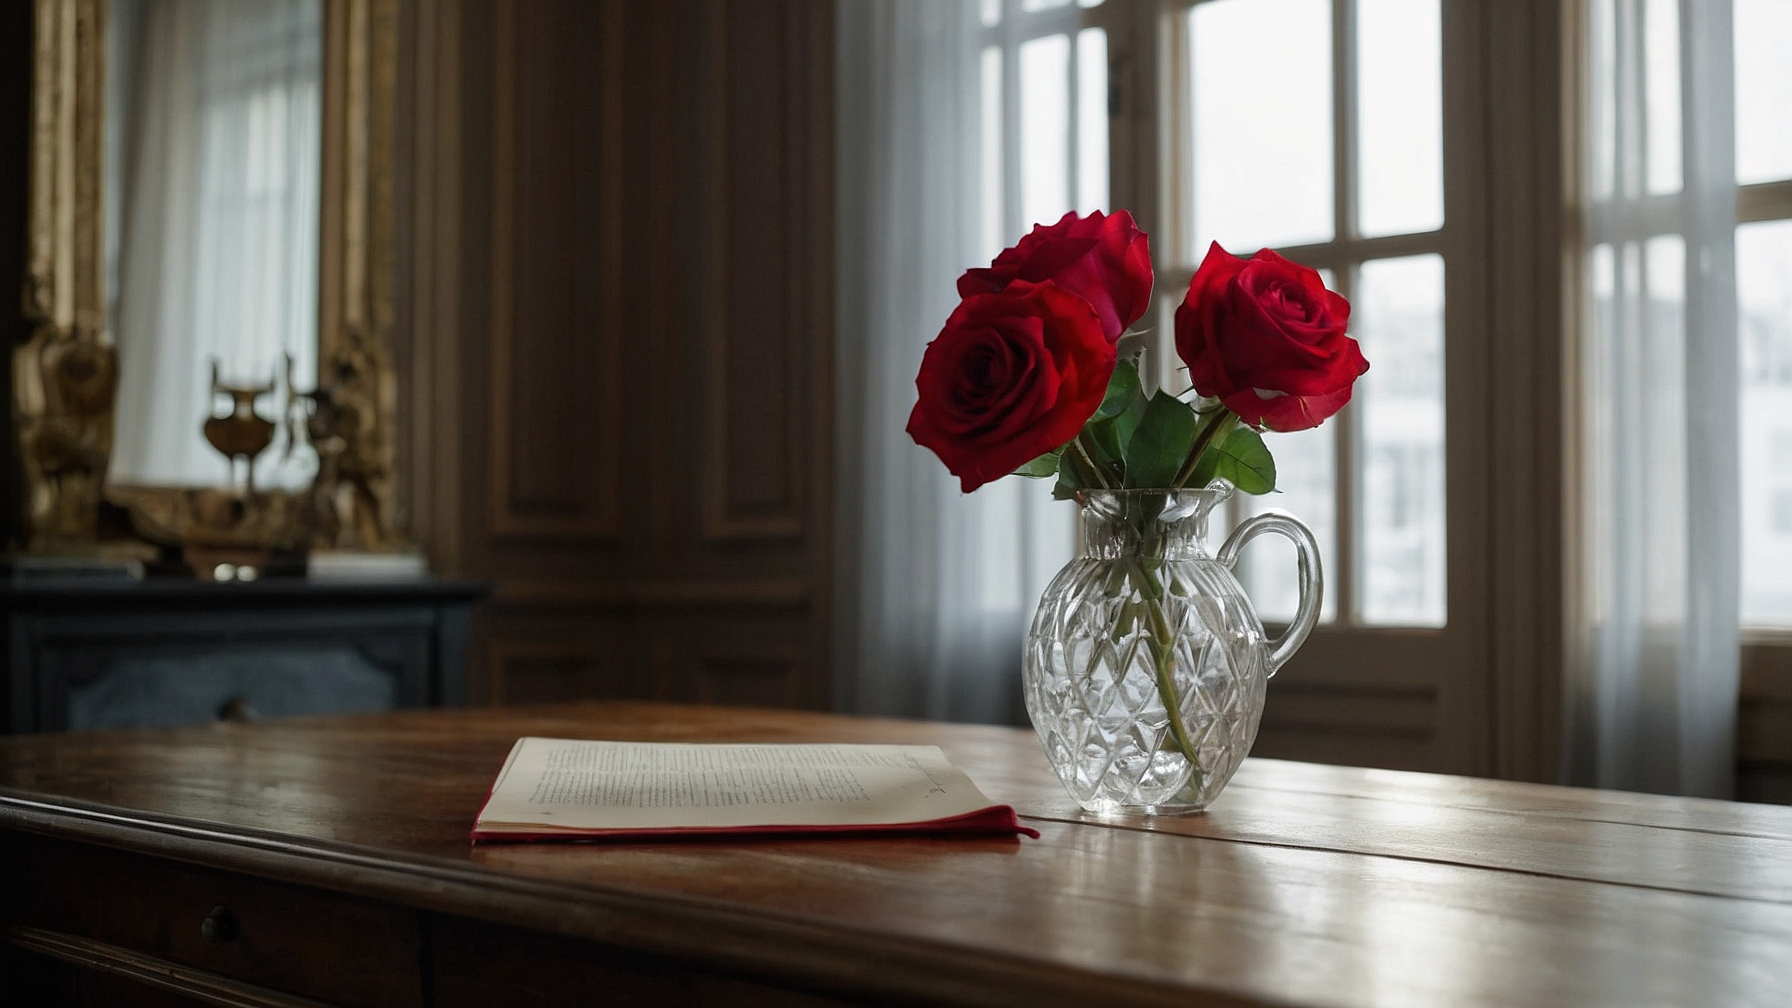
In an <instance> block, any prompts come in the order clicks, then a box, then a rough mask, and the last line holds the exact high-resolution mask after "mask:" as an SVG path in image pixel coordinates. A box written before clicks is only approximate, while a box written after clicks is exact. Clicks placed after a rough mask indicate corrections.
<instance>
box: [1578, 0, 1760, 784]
mask: <svg viewBox="0 0 1792 1008" xmlns="http://www.w3.org/2000/svg"><path fill="white" fill-rule="evenodd" d="M1591 14H1592V17H1591V19H1590V26H1589V27H1590V29H1591V31H1590V39H1589V41H1590V46H1591V51H1590V57H1591V58H1590V63H1589V67H1590V83H1591V85H1592V88H1591V98H1592V103H1591V108H1590V110H1589V111H1590V118H1589V140H1590V143H1589V155H1590V158H1589V167H1590V175H1589V178H1588V196H1589V214H1588V220H1587V233H1588V239H1589V241H1588V245H1589V248H1588V271H1587V293H1588V298H1589V304H1590V307H1591V314H1592V318H1591V320H1590V323H1591V324H1590V325H1589V327H1588V337H1589V338H1588V340H1587V343H1586V345H1585V354H1584V357H1583V380H1584V382H1585V385H1584V387H1583V392H1582V394H1583V403H1584V404H1585V409H1586V413H1585V419H1586V423H1585V430H1586V433H1587V437H1586V441H1585V444H1584V448H1585V458H1586V467H1585V471H1584V476H1585V484H1584V485H1585V488H1586V492H1585V493H1584V494H1583V500H1584V508H1585V510H1584V513H1583V515H1582V518H1583V526H1582V527H1583V530H1584V533H1585V535H1584V543H1585V545H1586V555H1585V557H1584V570H1585V575H1586V577H1585V587H1586V593H1585V597H1584V603H1585V609H1584V611H1585V616H1586V619H1585V623H1584V626H1583V627H1582V630H1583V633H1584V637H1583V642H1582V643H1583V645H1584V649H1585V651H1584V658H1585V660H1584V661H1583V662H1582V663H1581V664H1580V666H1579V667H1578V668H1577V670H1576V676H1575V679H1574V682H1573V689H1572V691H1571V695H1570V710H1569V717H1568V719H1567V728H1568V731H1569V738H1568V752H1569V775H1570V778H1571V779H1572V780H1573V781H1574V782H1575V783H1582V784H1589V785H1596V786H1600V787H1614V788H1624V789H1631V790H1644V791H1659V792H1669V793H1679V794H1695V795H1707V796H1712V797H1727V796H1729V795H1730V794H1731V792H1732V790H1733V788H1734V782H1735V775H1736V766H1735V722H1736V704H1737V685H1738V631H1737V627H1738V611H1739V597H1738V596H1739V589H1740V577H1739V571H1740V548H1741V544H1740V532H1739V525H1740V508H1739V503H1738V502H1739V496H1740V468H1739V463H1738V454H1737V436H1738V435H1737V432H1738V415H1737V406H1736V403H1737V395H1738V370H1737V368H1738V365H1737V337H1736V280H1735V249H1734V233H1735V224H1736V216H1735V214H1736V183H1735V179H1736V175H1735V166H1734V152H1735V143H1734V138H1733V136H1732V132H1731V131H1732V126H1733V122H1734V114H1733V103H1734V90H1733V84H1732V66H1731V62H1732V41H1733V40H1732V37H1731V31H1730V20H1731V19H1730V3H1729V2H1728V0H1721V2H1720V0H1681V2H1675V0H1594V2H1593V3H1592V5H1591Z"/></svg>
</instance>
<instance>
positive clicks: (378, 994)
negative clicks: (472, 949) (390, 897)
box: [0, 834, 423, 1008]
mask: <svg viewBox="0 0 1792 1008" xmlns="http://www.w3.org/2000/svg"><path fill="white" fill-rule="evenodd" d="M0 857H3V858H4V860H3V861H0V880H3V882H4V885H3V886H0V889H4V890H6V891H5V893H4V895H3V896H0V900H3V901H4V911H5V915H6V921H7V923H9V924H18V925H23V926H26V927H34V928H42V929H45V930H49V931H55V932H59V933H61V934H65V935H72V936H75V937H78V938H91V939H93V940H95V941H101V942H106V943H107V944H111V945H117V946H120V947H122V948H125V949H129V950H132V951H136V952H141V953H144V954H146V955H151V956H155V957H156V958H159V959H163V960H166V961H168V962H172V963H178V964H180V965H182V966H190V967H192V968H194V969H198V970H204V971H206V972H208V973H213V974H217V975H219V976H224V977H229V978H232V979H235V980H242V981H245V982H247V983H251V984H256V985H258V986H262V987H267V988H271V989H273V990H276V991H282V992H285V993H288V994H297V995H300V996H301V997H308V998H314V999H317V1000H320V1001H324V1002H327V1003H330V1004H336V1005H342V1006H344V1008H360V1006H368V1008H373V1006H383V1005H397V1006H406V1005H419V1006H420V1005H421V1004H422V998H423V971H422V937H421V927H420V924H419V921H418V917H417V915H416V914H415V913H414V912H411V911H408V910H405V909H402V908H399V907H392V906H386V905H383V904H379V903H373V902H368V901H365V900H357V899H353V898H350V897H346V896H340V895H337V894H335V893H329V892H325V891H322V890H317V889H307V888H303V887H300V886H288V885H281V884H278V883H271V882H262V881H257V880H254V879H250V878H246V877H243V876H239V875H233V874H229V873H227V872H217V871H210V870H207V869H203V868H196V867H191V866H188V865H184V864H179V863H176V862H170V861H163V860H159V859H156V858H149V857H143V856H140V855H135V854H126V853H123V852H120V851H113V850H108V849H106V848H102V847H90V846H86V845H82V844H72V843H67V842H64V841H51V840H47V839H43V838H39V837H33V836H29V835H22V834H9V835H0Z"/></svg>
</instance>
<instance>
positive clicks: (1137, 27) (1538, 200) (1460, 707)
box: [1092, 0, 1579, 780]
mask: <svg viewBox="0 0 1792 1008" xmlns="http://www.w3.org/2000/svg"><path fill="white" fill-rule="evenodd" d="M1198 2H1207V0H1140V2H1138V3H1133V4H1128V3H1124V2H1121V0H1108V2H1107V3H1105V4H1103V5H1102V6H1101V7H1098V8H1095V12H1101V15H1102V17H1103V19H1104V20H1105V21H1106V23H1107V24H1108V26H1109V58H1110V64H1111V65H1110V81H1111V82H1112V84H1113V86H1115V87H1116V88H1119V89H1120V93H1119V94H1118V95H1117V97H1116V101H1115V103H1114V104H1115V105H1116V107H1117V115H1116V117H1115V119H1114V122H1113V125H1112V126H1111V128H1110V136H1111V138H1112V144H1113V153H1112V155H1111V158H1110V179H1111V187H1112V198H1113V201H1114V205H1116V206H1128V207H1131V208H1133V209H1134V212H1135V214H1137V215H1138V216H1139V218H1140V220H1141V221H1142V222H1143V223H1144V226H1145V227H1146V228H1147V229H1148V230H1151V231H1152V233H1153V234H1154V235H1155V234H1159V233H1163V234H1166V235H1167V234H1168V233H1169V230H1168V229H1167V228H1166V227H1165V225H1166V224H1167V223H1169V222H1170V221H1172V220H1174V219H1175V217H1174V216H1173V215H1172V214H1171V213H1169V212H1168V211H1169V210H1171V209H1173V208H1174V201H1173V199H1172V195H1171V179H1172V178H1174V176H1173V175H1172V174H1171V172H1170V170H1169V158H1170V155H1171V154H1172V152H1173V151H1174V150H1176V145H1175V144H1174V143H1173V142H1172V139H1171V133H1170V131H1171V129H1172V126H1173V122H1174V117H1173V116H1172V115H1171V111H1172V110H1173V108H1174V101H1175V99H1174V95H1173V93H1172V91H1171V89H1172V87H1174V86H1175V84H1174V83H1173V81H1172V74H1170V73H1169V72H1167V71H1168V70H1169V69H1170V68H1171V67H1173V66H1174V64H1175V59H1176V57H1177V55H1178V54H1177V53H1176V52H1175V50H1174V47H1175V44H1176V42H1175V35H1176V33H1175V31H1174V30H1173V29H1174V25H1175V16H1176V14H1177V13H1178V12H1179V11H1181V10H1184V9H1186V8H1187V7H1189V6H1191V5H1192V3H1198ZM1576 6H1577V3H1576V0H1532V2H1526V3H1522V4H1516V3H1512V2H1510V0H1442V4H1441V10H1440V16H1441V22H1442V23H1441V31H1442V35H1443V38H1442V53H1443V59H1444V69H1443V90H1444V94H1443V117H1444V135H1443V141H1444V162H1445V173H1446V181H1445V224H1444V227H1443V228H1442V229H1441V230H1440V231H1439V232H1436V233H1435V238H1433V237H1430V236H1420V237H1416V238H1415V237H1413V236H1404V235H1403V236H1394V237H1387V238H1382V237H1377V238H1371V239H1361V238H1353V237H1352V236H1351V235H1350V230H1353V229H1347V230H1345V231H1344V232H1343V233H1341V234H1340V235H1338V236H1336V237H1337V238H1338V239H1341V240H1340V241H1337V242H1334V243H1331V244H1332V245H1333V248H1331V249H1315V248H1304V249H1287V250H1284V252H1285V253H1287V254H1300V253H1305V254H1307V255H1308V258H1307V260H1306V261H1307V262H1308V263H1309V264H1310V265H1314V266H1327V265H1336V264H1337V263H1338V262H1339V261H1340V260H1342V261H1345V262H1354V261H1358V260H1357V259H1356V258H1355V257H1356V256H1359V255H1360V256H1361V257H1362V258H1363V259H1371V258H1382V257H1389V258H1392V257H1396V256H1398V255H1400V254H1406V253H1422V252H1427V251H1441V252H1442V254H1443V255H1444V256H1445V259H1446V280H1445V283H1446V289H1445V327H1446V350H1445V385H1444V390H1445V391H1444V394H1445V410H1446V421H1445V424H1446V447H1445V459H1446V463H1445V465H1446V487H1445V502H1446V508H1447V519H1446V521H1447V533H1446V536H1447V543H1448V545H1447V549H1448V554H1447V556H1448V560H1447V574H1446V582H1447V589H1446V590H1447V593H1448V594H1447V598H1448V619H1449V623H1448V625H1447V627H1446V628H1444V629H1443V630H1441V631H1440V630H1432V629H1409V628H1403V627H1361V626H1348V625H1333V626H1322V627H1320V628H1319V629H1317V630H1315V632H1314V634H1313V636H1312V637H1311V638H1309V641H1308V643H1307V645H1306V647H1305V648H1304V649H1303V652H1302V655H1301V656H1299V657H1297V658H1296V660H1295V663H1291V665H1290V666H1289V668H1288V669H1287V670H1285V671H1284V672H1283V673H1282V674H1281V675H1279V676H1278V677H1277V679H1276V680H1275V681H1274V683H1272V690H1273V691H1274V692H1275V693H1276V695H1277V697H1278V700H1277V702H1274V703H1272V704H1271V705H1270V708H1269V715H1268V717H1269V720H1268V721H1266V723H1265V733H1266V735H1275V734H1276V733H1277V732H1280V733H1282V735H1283V736H1286V737H1294V736H1299V737H1301V738H1303V739H1305V741H1304V742H1302V743H1301V744H1300V745H1298V746H1296V747H1294V748H1292V749H1289V748H1282V749H1278V748H1277V747H1274V746H1272V747H1270V751H1271V753H1274V754H1281V755H1292V756H1296V757H1302V758H1315V759H1335V760H1338V761H1353V762H1364V763H1377V762H1383V763H1385V762H1390V759H1389V757H1388V752H1389V749H1388V747H1387V745H1384V744H1383V743H1384V742H1386V740H1387V739H1389V738H1394V737H1398V736H1401V735H1405V736H1407V737H1414V738H1416V737H1420V736H1422V737H1424V738H1425V739H1427V740H1428V741H1429V744H1428V750H1427V753H1428V754H1427V756H1426V757H1425V759H1424V760H1423V761H1422V768H1424V769H1431V770H1443V771H1450V772H1458V773H1472V774H1480V775H1491V776H1504V777H1514V778H1522V779H1534V780H1553V779H1555V778H1556V776H1557V773H1558V767H1559V765H1560V753H1561V744H1562V743H1561V735H1560V731H1561V729H1560V725H1561V696H1560V690H1561V689H1562V684H1563V670H1564V661H1565V656H1566V653H1567V647H1568V643H1569V642H1568V639H1567V635H1568V628H1569V627H1570V626H1572V625H1574V624H1573V623H1572V622H1571V621H1570V620H1569V619H1568V617H1569V616H1570V615H1571V614H1570V612H1569V609H1568V605H1569V600H1570V595H1569V594H1568V593H1567V592H1566V590H1565V586H1566V584H1567V583H1568V578H1569V577H1570V576H1572V569H1571V568H1572V564H1571V560H1570V557H1571V554H1570V553H1569V552H1568V551H1567V549H1566V546H1567V542H1566V540H1565V538H1564V530H1565V521H1566V519H1567V517H1568V512H1567V509H1566V508H1565V501H1566V500H1567V499H1568V498H1567V495H1568V493H1569V492H1570V491H1571V487H1570V486H1569V481H1568V473H1569V469H1568V462H1569V460H1570V459H1571V458H1572V455H1571V449H1570V446H1571V444H1572V441H1571V440H1570V439H1571V436H1572V435H1571V433H1570V432H1571V427H1570V426H1569V425H1570V423H1571V421H1572V413H1571V410H1570V409H1569V408H1568V407H1569V400H1568V398H1567V391H1568V390H1569V389H1570V388H1572V387H1573V376H1572V359H1571V357H1570V355H1569V354H1568V352H1567V351H1568V348H1569V346H1570V345H1571V333H1572V329H1571V325H1572V321H1573V320H1572V310H1571V309H1572V307H1573V306H1574V305H1576V304H1578V302H1577V300H1576V299H1575V295H1576V293H1577V288H1576V286H1575V284H1576V283H1577V282H1578V278H1577V276H1576V275H1575V274H1574V273H1572V272H1571V271H1568V270H1565V269H1564V268H1563V267H1564V265H1565V264H1566V263H1568V261H1569V260H1568V258H1567V255H1566V251H1567V250H1568V249H1569V248H1571V247H1573V245H1574V241H1575V235H1574V231H1573V227H1572V223H1573V220H1574V218H1573V217H1572V215H1571V214H1570V213H1569V205H1570V204H1569V201H1568V200H1566V199H1563V200H1555V199H1551V198H1550V197H1551V196H1552V195H1554V194H1557V193H1561V194H1567V193H1569V191H1570V186H1571V185H1572V184H1573V180H1574V179H1575V177H1576V176H1575V171H1574V168H1573V166H1574V164H1576V163H1577V162H1575V161H1574V158H1575V157H1576V156H1577V150H1576V148H1575V147H1574V146H1573V145H1572V144H1571V143H1570V140H1571V138H1572V137H1573V136H1574V135H1575V133H1574V128H1575V127H1576V125H1577V109H1576V107H1575V105H1574V98H1573V96H1574V95H1577V94H1578V92H1577V91H1575V90H1574V88H1575V86H1576V84H1577V81H1578V79H1579V78H1578V76H1577V74H1578V73H1579V66H1578V63H1577V62H1576V61H1575V59H1574V58H1573V56H1574V52H1575V48H1574V46H1575V44H1576V40H1577V38H1578V36H1577V35H1576V34H1575V29H1576V20H1575V17H1574V13H1575V12H1574V10H1573V8H1574V7H1576ZM1092 13H1093V12H1092ZM1333 17H1334V32H1333V46H1334V51H1336V50H1337V49H1338V48H1340V47H1342V48H1343V49H1344V50H1345V52H1346V53H1347V54H1348V55H1349V56H1350V57H1351V58H1354V48H1355V47H1354V45H1353V44H1352V40H1351V39H1350V37H1349V35H1348V32H1347V31H1342V32H1341V31H1338V30H1337V29H1336V22H1337V21H1338V20H1339V19H1340V18H1348V17H1349V9H1348V7H1347V5H1346V4H1345V3H1337V4H1334V14H1333ZM1344 69H1345V68H1342V67H1335V68H1334V79H1336V78H1337V76H1338V75H1339V73H1340V72H1342V71H1343V70H1344ZM1346 83H1347V84H1348V83H1350V82H1349V81H1346ZM1496 84H1497V86H1495V85H1496ZM1353 92H1354V88H1349V89H1346V88H1335V89H1334V96H1333V100H1334V103H1339V102H1347V101H1348V100H1349V98H1350V96H1351V95H1352V94H1353ZM1344 114H1345V115H1346V116H1348V115H1349V110H1348V109H1345V110H1344ZM1334 115H1335V116H1336V115H1337V113H1336V111H1334ZM1335 132H1336V136H1335V137H1334V143H1335V144H1339V143H1345V142H1347V137H1348V133H1349V130H1347V129H1338V130H1336V131H1335ZM1346 153H1350V152H1346ZM1334 159H1335V160H1336V159H1337V155H1334ZM1345 160H1346V161H1347V162H1351V168H1352V170H1353V171H1354V163H1353V162H1354V158H1346V159H1345ZM1334 185H1335V186H1337V187H1339V189H1340V190H1341V191H1342V192H1343V195H1345V196H1347V197H1348V200H1340V201H1339V202H1340V203H1347V202H1349V201H1351V200H1354V197H1355V192H1354V188H1355V187H1354V183H1353V180H1352V178H1351V177H1349V176H1348V175H1345V174H1343V173H1340V175H1339V176H1338V177H1335V178H1334ZM1346 187H1348V188H1346ZM1337 212H1338V210H1337V209H1336V208H1335V209H1334V213H1337ZM1344 212H1346V213H1348V212H1349V211H1348V209H1345V210H1344ZM1495 221H1499V222H1500V225H1501V226H1500V227H1499V228H1495V227H1494V226H1493V223H1494V222H1495ZM1440 246H1441V248H1440ZM1172 248H1173V245H1172V244H1171V243H1169V242H1164V243H1162V244H1161V245H1160V246H1159V248H1158V249H1157V250H1156V251H1157V254H1158V257H1159V263H1158V268H1159V272H1158V277H1159V291H1160V293H1162V292H1169V293H1170V296H1172V297H1173V296H1174V295H1175V294H1177V293H1179V290H1178V285H1185V284H1186V283H1187V281H1188V278H1189V276H1190V274H1191V272H1192V266H1191V264H1186V263H1176V262H1173V261H1167V258H1166V256H1165V254H1164V253H1165V252H1166V251H1168V250H1170V249H1172ZM1315 253H1330V255H1329V256H1326V255H1320V254H1315ZM1346 293H1347V294H1348V290H1347V291H1346ZM1161 337H1163V334H1161V333H1160V338H1161ZM1166 345H1167V344H1166ZM1495 345H1497V346H1498V347H1499V350H1500V352H1499V353H1498V354H1495V353H1493V352H1492V347H1493V346H1495ZM1167 357H1168V354H1165V353H1164V352H1163V351H1162V349H1160V350H1159V352H1158V354H1157V358H1156V361H1155V363H1156V364H1157V367H1158V370H1159V373H1162V372H1163V371H1164V370H1165V369H1166V367H1167V360H1166V358H1167ZM1496 417H1497V418H1498V419H1497V426H1496V419H1495V418H1496ZM1350 422H1351V421H1349V420H1346V421H1345V423H1347V424H1348V423H1350ZM1346 450H1348V447H1347V449H1346ZM1350 468H1351V466H1350V465H1349V464H1348V462H1347V459H1346V457H1345V456H1344V455H1343V453H1340V457H1339V471H1340V474H1343V473H1347V472H1349V471H1350ZM1339 503H1340V510H1339V515H1338V521H1339V525H1340V531H1344V530H1345V529H1350V532H1345V534H1346V535H1348V534H1351V532H1354V528H1353V524H1354V516H1352V515H1350V514H1349V513H1348V512H1347V510H1346V509H1347V508H1348V505H1349V503H1350V501H1349V500H1348V499H1347V498H1346V499H1341V500H1340V502H1339ZM1340 547H1341V548H1348V547H1344V543H1343V542H1342V537H1341V541H1340ZM1346 611H1348V610H1347V609H1344V608H1343V607H1341V608H1340V613H1343V612H1346ZM1282 712H1287V713H1286V714H1285V715H1284V714H1283V713H1282ZM1308 743H1310V744H1308ZM1393 762H1398V760H1393Z"/></svg>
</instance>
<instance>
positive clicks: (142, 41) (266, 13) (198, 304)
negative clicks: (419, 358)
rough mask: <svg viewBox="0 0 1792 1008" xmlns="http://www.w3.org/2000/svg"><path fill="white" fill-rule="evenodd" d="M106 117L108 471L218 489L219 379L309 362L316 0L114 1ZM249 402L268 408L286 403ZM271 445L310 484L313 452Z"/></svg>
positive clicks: (122, 477) (286, 467)
mask: <svg viewBox="0 0 1792 1008" xmlns="http://www.w3.org/2000/svg"><path fill="white" fill-rule="evenodd" d="M109 32H110V37H109V38H108V50H109V52H110V54H111V65H112V66H113V67H114V71H115V73H114V75H113V78H112V80H111V81H110V82H109V94H108V99H109V101H111V102H112V103H113V105H114V112H113V114H111V115H110V116H109V117H108V122H107V139H108V144H107V146H108V151H107V162H108V171H107V189H108V191H107V194H106V195H107V204H108V214H109V220H108V225H109V227H108V230H109V231H111V234H110V235H109V239H110V240H109V241H108V243H107V245H108V250H107V273H108V277H109V279H110V281H111V282H110V285H109V292H108V296H109V299H110V300H111V306H110V308H111V313H110V315H111V317H110V325H111V327H112V331H113V335H114V339H115V340H116V342H117V345H118V353H119V366H120V370H121V373H122V374H123V375H124V376H125V381H123V382H122V383H121V384H120V387H119V397H118V414H117V415H118V420H117V435H116V437H115V439H114V448H113V456H112V478H114V479H117V480H119V481H121V482H127V483H141V484H162V485H197V486H207V485H210V486H219V485H226V484H227V483H228V482H229V468H228V466H227V465H226V463H225V460H224V458H223V456H221V455H219V454H218V453H217V452H216V451H215V450H213V448H212V447H211V445H209V444H208V443H206V441H205V440H204V438H203V437H202V436H201V434H200V425H201V423H202V422H203V420H204V418H205V417H206V416H207V415H208V413H209V412H210V410H211V408H212V407H213V405H214V404H213V396H212V391H211V363H212V361H213V360H214V359H216V360H217V361H218V362H219V365H220V367H221V369H222V375H223V379H224V380H225V381H226V382H230V383H232V384H240V385H256V386H259V385H265V384H267V383H269V382H270V381H273V380H276V379H277V378H280V377H281V376H282V373H283V371H284V368H285V359H284V358H285V355H287V354H291V355H292V357H293V359H294V374H295V376H296V379H297V383H298V384H299V385H300V386H301V387H303V388H309V387H310V386H311V384H312V382H313V380H314V378H315V376H316V371H317V265H318V220H319V218H318V211H319V177H320V170H321V157H322V148H321V146H320V140H321V135H322V117H323V110H322V105H321V103H320V87H321V82H320V77H321V75H322V70H323V59H322V3H321V0H257V2H254V3H242V2H238V0H134V2H133V0H114V3H113V9H112V18H111V25H110V29H109ZM284 392H285V389H284V387H283V386H282V387H281V388H280V389H279V390H277V395H274V396H268V397H266V398H264V399H263V400H262V401H261V403H260V408H261V412H262V415H263V416H268V417H270V418H272V417H273V416H274V415H275V414H276V413H277V411H278V409H279V406H278V401H280V400H282V399H283V396H284ZM284 447H285V446H284V443H283V442H277V443H276V444H274V445H273V446H271V447H270V448H269V449H268V450H267V451H266V452H264V453H263V454H262V456H261V459H260V460H259V465H258V466H257V469H256V481H257V483H258V484H259V485H261V486H264V487H269V486H280V487H288V488H297V487H303V486H305V485H307V484H308V483H309V482H310V478H311V475H312V473H313V472H314V471H315V469H316V460H315V457H314V456H312V455H310V454H309V453H295V455H294V456H293V457H292V458H291V459H284V460H283V455H284V451H283V449H284Z"/></svg>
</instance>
